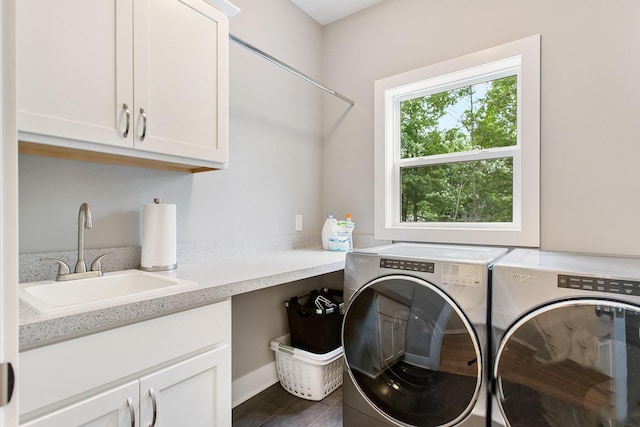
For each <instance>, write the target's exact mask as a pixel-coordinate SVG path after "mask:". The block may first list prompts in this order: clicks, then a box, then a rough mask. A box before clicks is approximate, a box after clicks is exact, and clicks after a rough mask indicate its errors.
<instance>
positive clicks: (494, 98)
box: [375, 36, 540, 246]
mask: <svg viewBox="0 0 640 427" xmlns="http://www.w3.org/2000/svg"><path fill="white" fill-rule="evenodd" d="M375 123H376V125H375V126H376V128H375V196H376V201H375V217H376V218H375V227H376V238H378V239H385V240H400V241H422V242H447V243H469V244H490V245H509V246H538V245H539V240H540V239H539V230H540V226H539V222H540V220H539V218H540V213H539V210H540V184H539V176H540V172H539V170H540V167H539V163H540V153H539V151H540V149H539V147H540V37H539V36H533V37H529V38H526V39H522V40H518V41H515V42H512V43H508V44H505V45H501V46H498V47H495V48H492V49H487V50H485V51H482V52H477V53H474V54H471V55H467V56H464V57H460V58H456V59H452V60H449V61H446V62H443V63H439V64H435V65H431V66H428V67H424V68H421V69H418V70H414V71H410V72H407V73H403V74H400V75H396V76H392V77H389V78H386V79H383V80H378V81H376V82H375Z"/></svg>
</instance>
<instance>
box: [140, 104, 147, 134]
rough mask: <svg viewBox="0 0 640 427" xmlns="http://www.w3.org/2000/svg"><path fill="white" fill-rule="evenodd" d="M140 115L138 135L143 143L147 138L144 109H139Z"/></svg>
mask: <svg viewBox="0 0 640 427" xmlns="http://www.w3.org/2000/svg"><path fill="white" fill-rule="evenodd" d="M140 115H141V116H142V134H141V135H140V141H144V138H145V136H147V113H145V112H144V108H141V109H140Z"/></svg>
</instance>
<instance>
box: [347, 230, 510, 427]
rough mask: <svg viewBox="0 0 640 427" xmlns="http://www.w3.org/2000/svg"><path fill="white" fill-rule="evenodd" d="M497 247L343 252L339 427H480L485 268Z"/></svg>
mask: <svg viewBox="0 0 640 427" xmlns="http://www.w3.org/2000/svg"><path fill="white" fill-rule="evenodd" d="M506 252H507V250H506V249H502V248H488V247H464V246H453V245H428V244H412V243H397V244H392V245H387V246H380V247H376V248H369V249H366V250H357V251H354V252H351V253H349V254H347V258H346V263H345V280H344V297H345V305H346V311H345V314H344V320H343V326H342V345H343V349H344V357H345V372H344V381H343V425H344V426H345V427H359V426H367V427H369V426H453V425H461V426H466V427H471V426H485V425H486V411H487V402H488V400H487V399H486V396H487V391H488V385H489V381H488V379H489V376H488V375H489V374H490V371H489V370H488V369H487V368H488V365H487V363H486V360H487V354H488V353H487V349H488V347H487V344H486V338H487V314H488V311H487V304H488V295H487V288H488V280H489V269H490V266H491V265H492V263H493V262H494V261H495V260H496V259H498V258H499V257H501V256H503V255H504V254H505V253H506Z"/></svg>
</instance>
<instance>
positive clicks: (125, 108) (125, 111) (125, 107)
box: [122, 104, 131, 138]
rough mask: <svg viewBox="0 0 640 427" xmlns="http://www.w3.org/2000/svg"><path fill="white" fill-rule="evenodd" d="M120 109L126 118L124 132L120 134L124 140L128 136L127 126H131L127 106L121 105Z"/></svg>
mask: <svg viewBox="0 0 640 427" xmlns="http://www.w3.org/2000/svg"><path fill="white" fill-rule="evenodd" d="M122 109H123V110H124V114H125V116H126V118H127V122H126V126H125V128H124V132H122V136H123V137H125V138H126V137H128V136H129V125H130V124H131V112H130V111H129V106H128V105H127V104H122Z"/></svg>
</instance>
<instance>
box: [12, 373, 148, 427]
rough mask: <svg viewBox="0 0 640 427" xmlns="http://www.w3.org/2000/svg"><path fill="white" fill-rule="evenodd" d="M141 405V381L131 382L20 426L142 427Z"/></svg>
mask: <svg viewBox="0 0 640 427" xmlns="http://www.w3.org/2000/svg"><path fill="white" fill-rule="evenodd" d="M138 404H139V399H138V381H131V382H128V383H126V384H123V385H121V386H118V387H115V388H113V389H110V390H107V391H105V392H103V393H100V394H97V395H95V396H91V397H90V398H88V399H85V400H82V401H80V402H77V403H74V404H73V405H69V406H67V407H64V408H62V409H59V410H57V411H55V412H51V413H49V414H47V415H44V416H42V417H40V418H36V419H34V420H31V421H29V422H27V423H24V424H21V426H28V427H69V426H83V427H85V426H86V427H129V426H131V427H132V426H139V425H140V423H139V417H138Z"/></svg>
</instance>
